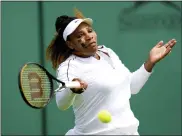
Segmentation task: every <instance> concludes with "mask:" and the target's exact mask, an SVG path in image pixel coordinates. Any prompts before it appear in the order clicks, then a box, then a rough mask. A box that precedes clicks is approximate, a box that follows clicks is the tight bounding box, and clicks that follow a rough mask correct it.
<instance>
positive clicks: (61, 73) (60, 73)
mask: <svg viewBox="0 0 182 136" xmlns="http://www.w3.org/2000/svg"><path fill="white" fill-rule="evenodd" d="M73 61H74V60H70V61H68V62H65V63H62V64H61V65H60V66H59V68H58V69H57V78H58V79H59V80H61V81H63V82H70V81H78V82H80V85H81V89H78V88H77V89H76V88H75V89H74V88H72V89H70V88H66V89H65V88H64V89H63V90H62V91H60V92H57V93H56V104H57V106H58V108H59V109H60V110H66V109H68V108H69V107H70V106H71V105H72V104H73V102H74V100H75V97H76V95H79V94H80V93H82V92H83V91H84V90H82V88H85V89H86V88H87V84H86V83H85V82H84V81H82V80H81V79H80V78H79V76H80V72H79V69H78V68H77V67H76V65H75V64H74V62H73ZM58 84H59V83H58ZM59 85H60V84H59Z"/></svg>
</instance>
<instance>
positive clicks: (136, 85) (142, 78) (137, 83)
mask: <svg viewBox="0 0 182 136" xmlns="http://www.w3.org/2000/svg"><path fill="white" fill-rule="evenodd" d="M107 49H108V51H109V53H110V55H111V58H112V59H113V62H114V64H115V66H116V67H119V69H121V70H122V73H123V74H128V75H129V76H130V90H131V94H137V93H138V92H139V91H140V90H141V88H142V87H143V86H144V85H145V83H146V82H147V80H148V78H149V77H150V75H151V73H152V72H148V71H146V69H145V67H144V64H143V65H142V66H141V67H140V68H139V69H138V70H136V71H134V72H130V70H129V69H128V68H127V67H126V66H125V65H124V64H123V63H122V61H121V60H120V59H119V57H118V56H117V55H116V53H115V52H114V51H113V50H111V49H110V48H107Z"/></svg>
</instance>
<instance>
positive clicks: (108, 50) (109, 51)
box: [98, 45, 116, 57]
mask: <svg viewBox="0 0 182 136" xmlns="http://www.w3.org/2000/svg"><path fill="white" fill-rule="evenodd" d="M98 51H102V52H104V53H107V54H108V55H109V56H110V57H111V56H113V54H114V55H116V53H115V51H114V50H113V49H111V48H109V47H107V46H105V45H99V46H98Z"/></svg>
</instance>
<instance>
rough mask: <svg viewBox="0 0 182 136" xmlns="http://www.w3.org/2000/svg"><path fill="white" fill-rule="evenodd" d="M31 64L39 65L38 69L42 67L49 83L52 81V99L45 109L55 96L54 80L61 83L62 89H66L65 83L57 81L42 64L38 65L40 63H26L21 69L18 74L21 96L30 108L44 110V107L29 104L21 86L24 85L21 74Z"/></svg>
mask: <svg viewBox="0 0 182 136" xmlns="http://www.w3.org/2000/svg"><path fill="white" fill-rule="evenodd" d="M29 64H34V65H37V66H38V67H40V68H41V69H42V70H43V71H44V72H45V74H46V75H47V76H48V79H49V81H50V88H51V90H50V97H49V100H48V101H47V103H46V104H45V105H44V107H45V106H46V105H48V104H49V102H50V100H51V99H52V97H53V96H54V85H53V79H54V80H56V81H57V82H59V83H61V84H62V87H61V88H64V87H65V83H64V82H62V81H60V80H58V79H56V78H55V77H54V76H53V75H51V74H50V73H49V72H48V71H47V70H46V69H45V68H44V67H43V66H42V65H40V64H38V63H35V62H28V63H25V64H24V65H23V66H22V67H21V69H20V71H19V74H18V86H19V89H20V93H21V96H22V98H23V100H24V101H25V102H26V104H27V105H29V106H30V107H32V108H35V109H42V108H43V107H36V106H33V105H31V104H30V103H29V102H28V100H27V99H26V97H25V95H24V92H23V88H22V86H21V83H22V81H21V78H20V77H21V73H22V71H23V68H24V67H25V66H26V65H29Z"/></svg>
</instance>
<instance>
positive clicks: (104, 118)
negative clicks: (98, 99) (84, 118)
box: [98, 110, 111, 123]
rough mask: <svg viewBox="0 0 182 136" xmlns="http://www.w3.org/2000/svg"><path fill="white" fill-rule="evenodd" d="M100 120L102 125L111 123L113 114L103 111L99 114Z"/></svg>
mask: <svg viewBox="0 0 182 136" xmlns="http://www.w3.org/2000/svg"><path fill="white" fill-rule="evenodd" d="M98 118H99V120H100V121H101V122H102V123H109V122H110V121H111V114H110V113H109V112H108V111H107V110H101V111H100V112H99V113H98Z"/></svg>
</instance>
